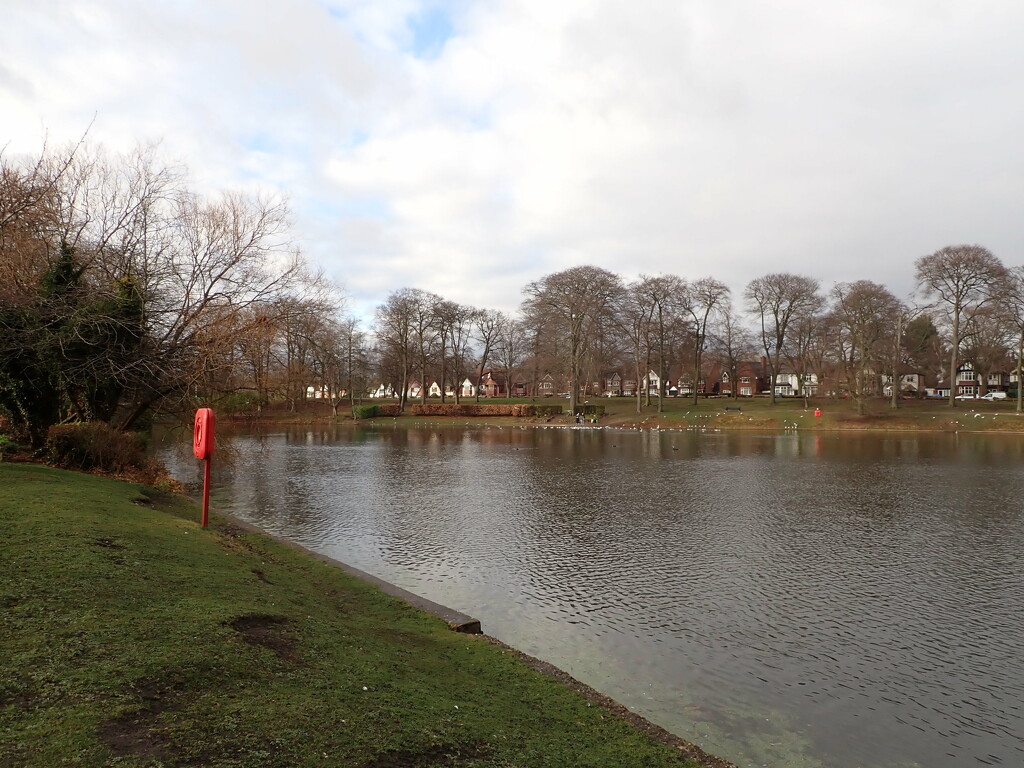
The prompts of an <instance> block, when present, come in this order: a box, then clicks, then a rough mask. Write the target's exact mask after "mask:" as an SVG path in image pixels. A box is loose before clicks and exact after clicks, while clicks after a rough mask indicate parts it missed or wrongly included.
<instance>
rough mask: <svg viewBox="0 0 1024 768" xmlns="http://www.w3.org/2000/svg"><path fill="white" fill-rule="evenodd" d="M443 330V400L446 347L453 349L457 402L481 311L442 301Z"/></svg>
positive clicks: (441, 318) (439, 316)
mask: <svg viewBox="0 0 1024 768" xmlns="http://www.w3.org/2000/svg"><path fill="white" fill-rule="evenodd" d="M436 312H437V316H438V318H439V328H440V331H441V345H442V346H441V402H442V403H443V402H444V401H445V386H446V379H447V376H446V371H447V364H446V356H445V348H446V347H447V348H448V349H450V350H451V362H452V368H453V376H454V379H455V386H454V387H453V390H454V392H455V402H456V403H457V402H459V385H460V383H461V381H462V376H463V375H464V374H465V373H466V356H467V355H468V352H469V340H470V334H471V332H472V329H473V325H474V323H475V322H476V321H477V317H478V315H479V311H478V310H476V309H474V308H473V307H470V306H466V305H465V304H456V303H455V302H454V301H441V302H439V303H438V305H437V308H436Z"/></svg>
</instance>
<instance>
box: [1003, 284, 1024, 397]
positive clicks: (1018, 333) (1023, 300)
mask: <svg viewBox="0 0 1024 768" xmlns="http://www.w3.org/2000/svg"><path fill="white" fill-rule="evenodd" d="M1006 304H1007V312H1008V315H1009V322H1010V327H1011V328H1013V331H1014V336H1015V339H1014V341H1015V343H1016V348H1017V354H1016V357H1017V370H1016V378H1017V413H1021V412H1024V266H1020V267H1014V268H1013V269H1012V270H1010V274H1009V277H1008V279H1007V292H1006Z"/></svg>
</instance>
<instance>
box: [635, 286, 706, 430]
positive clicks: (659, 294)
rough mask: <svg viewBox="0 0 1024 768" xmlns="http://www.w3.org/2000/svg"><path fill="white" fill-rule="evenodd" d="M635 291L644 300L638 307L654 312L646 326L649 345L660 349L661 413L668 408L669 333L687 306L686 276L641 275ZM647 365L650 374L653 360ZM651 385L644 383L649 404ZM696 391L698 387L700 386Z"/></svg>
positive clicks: (639, 380)
mask: <svg viewBox="0 0 1024 768" xmlns="http://www.w3.org/2000/svg"><path fill="white" fill-rule="evenodd" d="M631 293H632V300H633V301H634V302H641V305H642V306H641V307H638V308H637V309H638V311H641V312H642V311H643V310H645V309H646V310H647V314H649V315H650V320H649V322H648V323H647V325H646V327H645V329H644V330H645V332H646V333H648V334H649V336H650V339H651V343H650V344H647V345H646V348H647V349H648V350H649V351H653V350H656V351H657V357H658V369H657V371H656V373H657V374H658V413H661V412H662V410H663V408H664V405H663V403H664V399H665V395H667V394H668V391H667V387H666V382H667V379H668V371H667V360H666V358H667V348H668V347H669V346H670V342H669V338H668V337H669V334H670V332H671V330H672V327H673V325H675V321H676V320H677V319H678V318H679V316H680V315H681V313H682V312H683V311H684V308H685V307H686V306H687V298H688V297H687V285H686V281H685V280H683V279H682V278H681V277H677V276H676V275H658V276H655V277H650V276H647V275H641V276H640V280H638V281H637V282H636V283H634V284H633V286H632V290H631ZM634 319H635V318H634ZM646 367H647V369H646V370H644V372H643V376H644V378H646V377H647V373H648V370H649V361H648V365H647V366H646ZM642 380H643V379H642V378H640V379H637V389H638V390H639V388H640V382H641V381H642ZM650 389H651V388H650V386H649V385H648V386H647V387H644V391H645V398H646V401H647V404H648V405H650ZM694 391H696V387H695V388H694Z"/></svg>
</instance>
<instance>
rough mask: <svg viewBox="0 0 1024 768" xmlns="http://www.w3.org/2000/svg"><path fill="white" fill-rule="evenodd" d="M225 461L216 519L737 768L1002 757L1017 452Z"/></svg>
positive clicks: (1017, 717)
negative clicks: (240, 524)
mask: <svg viewBox="0 0 1024 768" xmlns="http://www.w3.org/2000/svg"><path fill="white" fill-rule="evenodd" d="M172 453H173V452H172V451H169V450H168V451H165V452H164V455H163V458H164V459H165V460H167V461H168V463H169V464H174V461H175V458H174V456H172V455H171V454H172ZM231 453H232V454H233V460H232V462H231V466H221V467H216V466H215V492H214V496H213V501H212V505H213V507H214V508H215V509H217V508H219V509H222V510H225V511H229V512H232V513H233V514H236V515H238V516H240V517H243V518H246V519H248V520H250V521H252V522H253V523H255V524H257V525H259V526H261V527H262V528H264V529H265V530H267V531H270V532H272V533H276V534H280V535H283V536H286V537H288V538H291V539H293V540H295V541H297V542H300V543H301V544H303V545H305V546H308V547H310V548H313V549H316V550H319V551H321V552H324V553H326V554H328V555H330V556H332V557H336V558H338V559H340V560H343V561H345V562H348V563H351V564H353V565H355V566H357V567H359V568H362V569H364V570H366V571H369V572H371V573H374V574H376V575H378V576H380V577H382V578H384V579H387V580H389V581H392V582H394V583H396V584H400V585H401V586H403V587H406V588H407V589H410V590H412V591H414V592H417V593H419V594H422V595H424V596H426V597H429V598H431V599H433V600H436V601H438V602H441V603H444V604H447V605H451V606H452V607H455V608H458V609H460V610H462V611H465V612H467V613H470V614H472V615H474V616H477V617H479V618H480V619H481V620H482V622H483V626H484V629H485V631H487V632H488V633H489V634H492V635H495V636H497V637H499V638H501V639H502V640H504V641H506V642H508V643H510V644H511V645H514V646H516V647H518V648H520V649H522V650H524V651H526V652H527V653H531V654H534V655H537V656H540V657H542V658H544V659H547V660H549V661H551V662H553V663H555V664H557V665H558V666H560V667H562V668H564V669H566V670H567V671H569V672H570V673H571V674H573V675H574V676H576V677H578V678H580V679H582V680H584V681H586V682H588V683H590V684H591V685H593V686H595V687H596V688H598V689H600V690H602V691H604V692H606V693H608V694H609V695H611V696H613V697H614V698H616V699H618V700H619V701H621V702H622V703H624V704H626V705H627V706H629V707H631V708H632V709H634V710H636V711H638V712H640V713H642V714H644V715H645V716H647V717H648V718H650V719H651V720H653V721H655V722H657V723H659V724H661V725H663V726H665V727H667V728H668V729H670V730H672V731H674V732H676V733H678V734H680V735H682V736H684V737H686V738H689V739H691V740H692V741H694V742H696V743H699V744H701V745H702V746H704V747H705V748H706V749H708V750H709V751H711V752H715V753H719V754H721V755H723V756H725V757H728V758H730V759H732V760H735V761H736V762H738V763H739V764H740V765H743V766H748V765H749V766H762V765H769V766H801V765H805V766H836V767H837V768H855V767H864V768H875V767H879V768H881V767H882V766H885V767H894V766H912V765H913V766H922V767H925V766H926V767H927V768H936V767H942V766H950V767H952V766H961V765H966V764H973V763H980V764H983V765H1005V766H1018V765H1022V764H1024V713H1022V711H1021V701H1022V700H1024V639H1022V634H1021V631H1020V618H1021V616H1022V615H1024V578H1022V567H1021V566H1022V555H1021V553H1022V551H1024V529H1022V523H1024V514H1022V511H1021V504H1020V499H1021V498H1022V496H1024V439H1021V438H1018V437H1013V436H1009V437H1006V436H1004V437H997V436H988V437H981V436H971V435H960V436H956V435H906V434H901V435H894V436H888V435H886V436H880V435H854V434H843V435H838V436H837V435H803V434H799V435H798V434H792V433H790V434H785V435H752V434H715V433H706V434H698V433H694V432H662V433H658V432H616V431H610V430H588V429H508V428H506V429H498V428H490V429H486V428H483V429H469V428H466V429H420V430H405V429H382V430H379V431H372V430H362V431H354V432H353V431H337V432H335V431H327V430H309V429H299V430H293V431H288V432H283V433H278V434H272V435H264V436H244V437H239V438H238V439H236V440H235V441H234V443H233V446H232V451H231ZM222 458H223V455H222ZM196 464H197V462H195V461H194V460H187V461H183V462H181V463H179V464H177V466H178V471H179V474H189V476H190V477H192V476H194V474H195V473H196V472H198V469H197V467H196Z"/></svg>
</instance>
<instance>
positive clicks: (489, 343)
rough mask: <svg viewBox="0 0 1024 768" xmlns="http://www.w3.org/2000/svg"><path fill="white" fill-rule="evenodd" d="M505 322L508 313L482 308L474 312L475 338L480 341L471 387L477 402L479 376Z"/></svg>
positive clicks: (478, 399) (478, 400) (507, 318)
mask: <svg viewBox="0 0 1024 768" xmlns="http://www.w3.org/2000/svg"><path fill="white" fill-rule="evenodd" d="M507 322H509V317H508V315H506V314H505V313H503V312H499V311H498V310H496V309H482V310H480V311H479V312H478V313H477V314H476V317H475V323H476V334H475V338H476V340H477V341H478V342H480V365H479V366H478V368H477V375H476V381H475V382H474V383H473V388H474V390H475V393H476V397H475V400H476V402H478V403H479V402H480V380H481V377H482V376H483V372H484V369H485V368H486V367H487V363H488V360H489V358H490V356H491V351H492V350H493V349H494V345H495V344H496V343H497V341H498V338H499V337H500V336H501V335H502V333H503V332H504V330H505V323H507Z"/></svg>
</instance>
